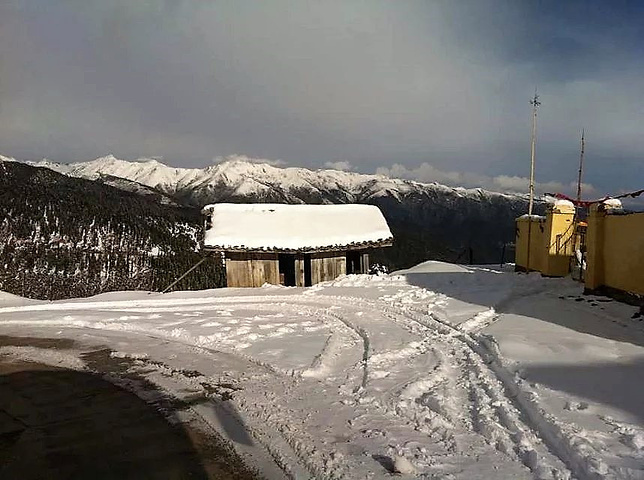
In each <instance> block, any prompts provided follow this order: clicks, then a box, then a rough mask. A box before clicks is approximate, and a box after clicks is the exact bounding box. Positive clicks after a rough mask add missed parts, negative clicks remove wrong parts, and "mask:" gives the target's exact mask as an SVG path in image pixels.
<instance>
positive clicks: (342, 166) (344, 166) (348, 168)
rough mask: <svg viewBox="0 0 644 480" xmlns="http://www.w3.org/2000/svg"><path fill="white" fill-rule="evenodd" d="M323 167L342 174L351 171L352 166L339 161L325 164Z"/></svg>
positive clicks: (344, 161)
mask: <svg viewBox="0 0 644 480" xmlns="http://www.w3.org/2000/svg"><path fill="white" fill-rule="evenodd" d="M324 166H325V167H327V168H330V169H331V170H340V171H343V172H349V171H351V170H353V165H351V163H349V162H347V161H346V160H339V161H337V162H325V163H324Z"/></svg>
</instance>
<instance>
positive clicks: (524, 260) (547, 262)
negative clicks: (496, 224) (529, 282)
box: [515, 205, 575, 277]
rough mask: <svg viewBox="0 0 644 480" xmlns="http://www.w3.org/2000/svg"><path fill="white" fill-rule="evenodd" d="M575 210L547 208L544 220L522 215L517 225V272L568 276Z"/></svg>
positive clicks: (560, 207) (570, 208)
mask: <svg viewBox="0 0 644 480" xmlns="http://www.w3.org/2000/svg"><path fill="white" fill-rule="evenodd" d="M574 216H575V210H574V207H568V206H565V205H559V206H553V207H550V208H549V209H548V211H547V213H546V216H545V217H540V216H536V215H533V216H531V217H529V216H527V215H525V216H523V217H519V218H518V219H517V223H516V254H515V264H516V269H517V270H522V271H537V272H541V273H542V274H544V275H547V276H552V277H563V276H566V275H567V274H568V273H569V272H570V257H571V256H572V255H573V254H574V233H575V231H574V228H575V227H574V223H573V221H574Z"/></svg>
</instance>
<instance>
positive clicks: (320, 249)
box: [202, 203, 393, 287]
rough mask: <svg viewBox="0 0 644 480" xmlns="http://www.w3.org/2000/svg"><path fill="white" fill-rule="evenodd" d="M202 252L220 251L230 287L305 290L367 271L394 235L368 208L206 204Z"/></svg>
mask: <svg viewBox="0 0 644 480" xmlns="http://www.w3.org/2000/svg"><path fill="white" fill-rule="evenodd" d="M202 213H203V214H205V215H207V217H206V229H205V234H204V242H203V244H204V248H205V249H206V250H210V251H215V252H223V253H224V254H225V261H226V279H227V283H228V286H229V287H260V286H262V285H263V284H265V283H271V284H275V285H286V286H298V287H299V286H302V287H303V286H310V285H315V284H316V283H319V282H323V281H327V280H333V279H334V278H336V277H338V276H339V275H342V274H345V273H366V272H367V271H368V270H369V251H370V250H372V249H374V248H380V247H388V246H391V244H392V242H393V236H392V235H391V231H390V230H389V226H388V225H387V222H386V221H385V219H384V217H383V216H382V213H381V212H380V209H379V208H378V207H376V206H373V205H281V204H280V205H277V204H231V203H218V204H214V205H207V206H205V207H204V208H203V210H202Z"/></svg>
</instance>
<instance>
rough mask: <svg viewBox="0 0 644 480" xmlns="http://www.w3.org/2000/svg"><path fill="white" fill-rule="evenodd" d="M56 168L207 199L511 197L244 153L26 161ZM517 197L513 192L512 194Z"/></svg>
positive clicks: (76, 175)
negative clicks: (214, 158)
mask: <svg viewBox="0 0 644 480" xmlns="http://www.w3.org/2000/svg"><path fill="white" fill-rule="evenodd" d="M28 163H31V164H32V165H35V166H42V167H47V168H50V169H52V170H56V171H58V172H60V173H63V174H66V175H70V176H75V177H82V178H89V179H96V178H98V177H99V176H101V175H110V176H114V177H120V178H124V179H127V180H130V181H133V182H137V183H141V184H143V185H146V186H149V187H152V188H156V189H158V190H161V191H163V192H166V193H168V194H173V195H174V194H177V193H182V192H191V195H190V196H192V197H193V198H197V199H200V200H201V199H204V200H208V201H209V198H211V197H212V196H213V192H214V190H215V189H216V188H219V189H221V188H225V189H226V191H227V192H228V193H229V195H232V196H241V197H243V196H252V195H267V194H275V193H276V192H277V193H279V194H280V195H282V198H283V199H284V200H285V201H296V202H298V201H299V202H301V201H302V199H301V194H302V193H304V192H311V193H313V194H316V195H318V196H321V197H325V196H329V195H332V193H333V192H341V193H342V199H343V201H349V202H351V201H360V200H365V199H368V198H373V197H380V196H393V197H395V198H400V196H401V195H404V194H406V193H409V192H414V191H418V192H428V191H432V192H436V193H442V194H447V195H452V196H458V197H462V196H468V197H476V198H480V197H481V196H504V197H515V196H514V195H506V194H500V193H493V192H486V191H484V190H481V189H464V188H452V187H447V186H444V185H440V184H437V183H432V184H424V183H419V182H415V181H411V180H401V179H394V178H389V177H386V176H384V175H379V174H362V173H355V172H346V171H340V170H331V169H320V170H311V169H308V168H301V167H286V168H285V167H278V166H274V165H270V164H268V163H261V162H257V161H255V160H251V159H248V158H246V157H243V156H239V155H234V156H230V157H226V158H223V159H221V160H220V161H219V163H217V164H214V165H210V166H207V167H205V168H178V167H172V166H168V165H166V164H164V163H162V162H160V161H159V160H157V159H154V158H140V159H138V160H136V161H129V160H121V159H119V158H116V157H115V156H114V155H111V154H110V155H107V156H104V157H100V158H97V159H95V160H91V161H88V162H78V163H70V164H62V163H56V162H50V161H48V160H43V161H41V162H28ZM517 198H518V197H517Z"/></svg>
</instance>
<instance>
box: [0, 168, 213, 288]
mask: <svg viewBox="0 0 644 480" xmlns="http://www.w3.org/2000/svg"><path fill="white" fill-rule="evenodd" d="M163 200H164V197H163V196H162V195H160V194H159V195H158V196H154V195H149V194H148V195H139V194H137V193H132V192H128V191H124V190H122V189H117V188H114V187H112V186H109V185H107V184H104V183H101V182H95V181H90V180H85V179H80V178H72V177H68V176H65V175H61V174H59V173H56V172H54V171H52V170H49V169H46V168H37V167H33V166H30V165H25V164H22V163H18V162H9V161H4V162H0V264H1V265H2V266H3V268H2V270H1V271H0V290H4V291H7V292H10V293H15V294H18V295H23V296H26V297H30V298H40V299H50V300H53V299H58V298H66V297H78V296H88V295H94V294H97V293H101V292H107V291H113V290H130V289H143V290H160V289H162V288H164V287H166V286H167V285H168V284H170V283H171V282H172V281H173V280H174V279H175V278H177V277H178V276H179V275H180V274H182V273H183V272H184V271H186V270H187V269H188V268H190V267H191V266H192V265H194V264H195V263H196V262H197V261H198V260H199V259H200V258H202V253H201V252H199V251H198V239H199V237H200V230H201V220H200V218H199V213H198V210H196V209H194V208H186V207H178V206H172V205H168V202H167V201H163ZM223 282H225V279H224V276H223V275H222V267H221V264H220V262H219V261H218V260H217V259H215V258H214V257H213V258H212V259H209V260H208V261H206V262H204V263H203V264H202V265H201V266H200V267H198V269H197V270H195V271H194V272H193V273H192V274H190V275H189V276H188V277H187V278H186V279H185V280H183V281H182V282H181V283H180V284H178V285H177V288H182V289H201V288H212V287H216V286H222V285H223Z"/></svg>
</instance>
